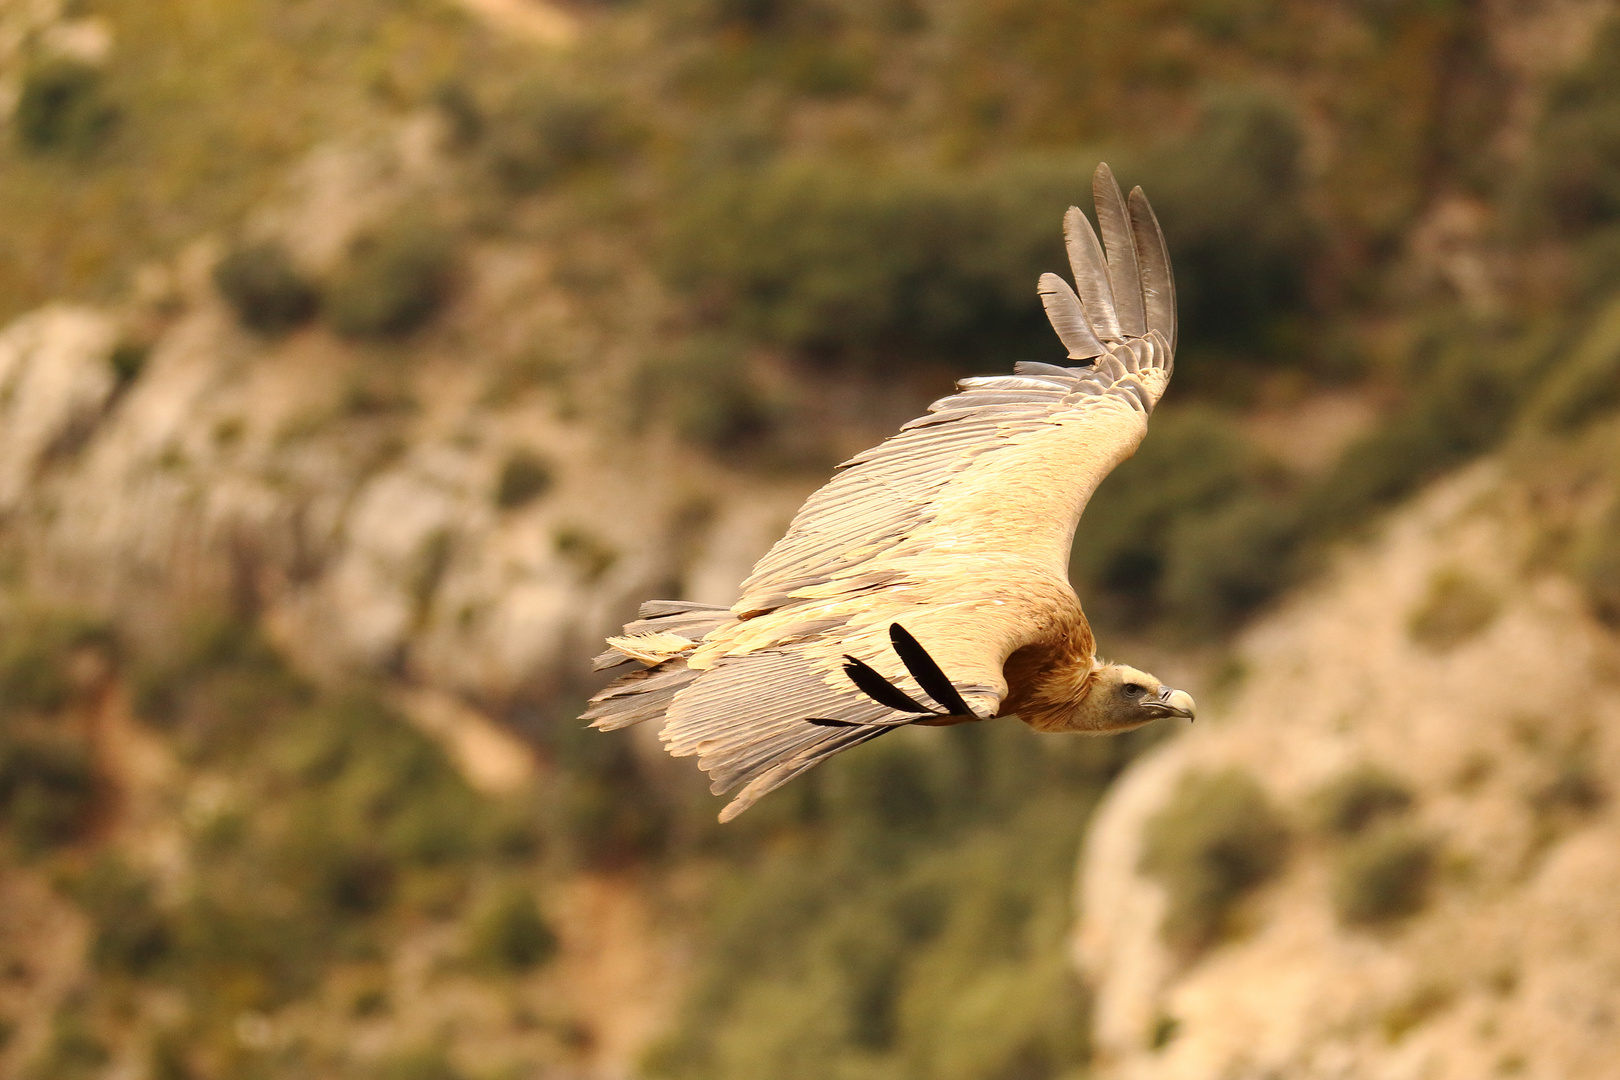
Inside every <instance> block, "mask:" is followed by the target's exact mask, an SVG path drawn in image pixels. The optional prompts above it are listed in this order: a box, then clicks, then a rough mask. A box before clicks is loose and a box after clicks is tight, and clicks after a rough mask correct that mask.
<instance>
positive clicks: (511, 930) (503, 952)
mask: <svg viewBox="0 0 1620 1080" xmlns="http://www.w3.org/2000/svg"><path fill="white" fill-rule="evenodd" d="M468 951H469V953H470V954H471V955H472V957H473V958H474V959H476V960H478V961H480V962H481V963H483V964H486V965H487V966H489V967H492V968H495V969H497V970H499V971H513V972H520V971H528V970H530V969H531V968H535V967H538V966H540V965H541V964H544V963H546V962H547V961H549V960H550V959H551V958H552V957H553V956H555V955H556V954H557V935H556V933H555V932H553V931H552V929H551V927H550V926H548V925H546V921H545V919H543V918H542V917H541V915H540V908H539V906H538V905H537V904H536V903H535V902H534V894H533V893H532V892H530V891H529V890H528V889H527V888H524V887H523V886H521V885H514V886H511V887H509V888H507V889H504V890H502V891H501V892H500V893H499V894H497V895H496V896H495V897H494V899H493V900H492V901H491V902H490V904H489V906H488V907H486V908H485V909H484V910H483V912H481V913H480V914H479V916H478V918H477V919H476V920H475V921H474V923H473V925H472V927H471V940H470V942H469V950H468Z"/></svg>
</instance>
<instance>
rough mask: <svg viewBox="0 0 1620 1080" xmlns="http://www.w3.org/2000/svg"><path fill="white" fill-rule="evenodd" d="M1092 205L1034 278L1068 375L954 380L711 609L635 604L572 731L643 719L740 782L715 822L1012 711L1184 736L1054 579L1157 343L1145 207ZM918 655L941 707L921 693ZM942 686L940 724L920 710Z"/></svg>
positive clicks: (1165, 330) (1027, 717) (1099, 201)
mask: <svg viewBox="0 0 1620 1080" xmlns="http://www.w3.org/2000/svg"><path fill="white" fill-rule="evenodd" d="M1092 189H1093V194H1094V196H1095V200H1096V206H1097V220H1098V224H1099V227H1100V229H1101V232H1102V237H1103V242H1102V243H1100V244H1099V242H1098V240H1097V236H1096V234H1095V233H1094V232H1093V231H1092V228H1091V225H1090V223H1089V222H1088V221H1087V220H1086V217H1085V215H1084V214H1082V213H1081V212H1080V211H1079V210H1078V209H1074V208H1071V209H1070V210H1069V212H1068V214H1067V215H1066V216H1065V218H1064V222H1063V225H1064V235H1065V239H1066V241H1067V246H1068V252H1069V259H1070V263H1071V267H1072V269H1073V272H1074V277H1075V282H1076V284H1077V285H1078V287H1079V289H1078V293H1077V292H1076V291H1075V290H1074V289H1073V288H1071V287H1070V286H1069V284H1068V283H1067V282H1065V281H1064V280H1063V279H1062V278H1059V277H1058V276H1057V275H1055V274H1045V275H1043V276H1042V278H1041V281H1040V295H1041V300H1042V303H1043V304H1044V305H1045V307H1046V311H1047V314H1048V316H1049V317H1050V319H1051V321H1052V324H1053V327H1054V329H1056V330H1057V332H1058V336H1059V337H1060V338H1061V339H1062V341H1063V344H1064V346H1065V347H1066V348H1067V350H1068V355H1069V358H1070V359H1071V360H1076V361H1081V362H1082V363H1083V364H1084V365H1085V366H1076V367H1057V366H1054V365H1049V364H1029V363H1021V364H1019V365H1017V367H1016V369H1015V371H1014V373H1013V374H1012V375H1006V376H994V377H986V378H975V379H965V380H963V381H962V382H961V383H960V384H958V391H959V392H958V393H956V394H954V395H952V396H950V397H946V398H942V399H941V400H939V401H936V402H935V403H934V404H933V405H931V406H930V407H929V410H928V413H927V414H926V415H924V416H921V417H919V418H917V419H916V420H913V421H911V423H909V424H907V425H906V426H905V427H904V428H902V429H901V430H900V432H899V434H897V435H895V436H894V437H892V438H890V439H888V440H887V441H885V442H883V443H882V444H880V445H878V446H876V447H873V448H872V449H870V450H867V451H866V452H864V453H862V454H858V455H856V456H855V457H854V458H852V459H850V460H849V461H847V462H845V463H844V464H843V465H842V466H841V467H840V471H839V472H838V474H837V475H836V476H834V477H833V479H832V480H831V481H830V482H828V484H827V485H826V486H825V487H823V488H821V490H819V491H817V492H816V493H815V494H814V495H812V496H811V497H810V498H809V499H808V500H807V501H806V502H805V504H804V506H803V507H802V508H801V509H800V510H799V513H798V514H797V516H795V518H794V519H793V523H792V524H791V525H790V526H789V528H788V531H787V535H786V536H784V537H783V538H782V539H781V540H779V541H778V542H777V543H776V545H775V546H774V547H773V548H771V550H770V551H769V552H768V553H767V554H766V555H765V557H764V558H762V559H761V560H760V561H759V563H758V564H757V565H756V566H755V567H754V570H753V573H752V574H750V575H749V577H748V579H747V580H746V581H745V582H743V585H742V595H741V597H740V598H739V599H738V600H737V602H736V603H735V604H733V605H732V606H731V607H730V608H729V609H725V608H711V607H705V606H703V605H696V604H690V603H685V602H681V601H654V602H652V603H649V604H646V605H643V607H642V611H641V618H640V619H638V620H637V621H635V622H632V623H630V624H629V625H627V626H626V627H625V628H624V635H623V636H621V637H615V638H610V639H608V644H609V646H610V648H609V650H608V651H607V652H606V653H603V654H602V655H601V656H600V657H598V658H597V666H598V667H599V668H606V667H612V666H616V665H618V664H622V663H627V662H629V661H631V660H634V661H637V662H639V664H640V665H641V667H639V668H638V670H636V671H633V672H631V673H629V674H627V675H623V676H621V677H620V678H619V679H618V680H616V681H615V682H614V683H613V684H612V685H611V686H609V687H608V688H607V689H605V690H603V691H602V692H601V693H599V694H597V695H596V696H595V697H594V698H592V699H591V703H590V708H589V709H588V711H587V712H586V714H585V719H588V720H590V721H592V723H593V726H595V727H598V728H602V729H604V730H613V729H617V728H621V727H626V726H628V725H630V724H635V723H640V722H642V721H644V720H650V719H654V718H657V717H662V718H663V720H664V724H663V728H662V731H661V732H660V737H661V738H662V740H663V742H664V745H665V747H666V748H667V749H668V750H669V752H670V753H671V754H674V755H676V756H686V755H694V754H695V755H697V758H698V764H699V765H700V766H701V767H702V768H703V769H704V770H705V771H706V772H707V773H708V774H709V776H710V778H711V781H712V784H711V789H712V790H713V791H714V792H715V793H716V794H720V793H722V792H725V791H728V790H731V789H732V788H733V787H736V786H737V785H739V784H741V785H743V787H742V790H741V792H739V793H738V795H737V797H736V798H735V799H734V800H733V801H732V802H731V803H730V804H729V805H728V806H727V807H726V808H725V810H724V811H723V812H722V813H721V815H720V816H721V820H729V819H730V818H732V817H735V816H736V815H737V814H738V813H741V812H742V811H743V810H744V809H746V808H747V807H748V806H750V805H752V804H753V803H754V802H755V801H757V800H758V799H759V798H760V796H762V795H764V794H765V793H766V792H768V791H771V790H772V789H774V788H776V787H779V786H781V785H782V784H784V783H786V782H787V781H788V780H791V779H792V778H793V777H795V776H797V775H799V774H800V773H802V772H804V771H805V770H807V769H809V768H811V767H813V766H815V765H816V764H818V763H820V762H821V761H824V760H826V758H828V757H830V756H831V755H833V754H835V753H837V752H838V751H840V750H843V749H845V748H847V747H849V746H853V745H856V744H857V743H861V742H865V741H867V740H868V739H871V738H875V737H877V736H878V735H881V734H883V733H885V732H887V731H892V730H894V729H895V728H896V727H898V726H902V725H905V724H910V723H925V724H945V723H961V722H966V721H971V720H981V719H989V718H991V717H996V716H1010V715H1015V714H1016V715H1018V716H1020V717H1022V718H1023V720H1024V721H1025V722H1026V723H1028V724H1030V725H1031V726H1032V727H1035V728H1037V729H1039V730H1042V731H1079V732H1089V733H1093V734H1097V733H1104V732H1110V731H1119V730H1124V729H1127V728H1130V727H1135V726H1137V725H1139V724H1141V723H1145V722H1147V721H1148V720H1151V719H1153V718H1154V717H1155V716H1160V715H1182V716H1191V714H1192V699H1191V698H1190V697H1188V696H1187V695H1186V694H1184V693H1182V692H1180V691H1171V690H1168V689H1165V688H1163V687H1162V686H1161V685H1160V684H1159V683H1158V680H1156V679H1154V678H1153V677H1152V676H1150V675H1146V674H1144V673H1142V672H1138V671H1135V670H1134V669H1131V668H1126V667H1123V666H1120V665H1106V664H1103V663H1101V662H1100V661H1098V660H1097V658H1096V655H1095V642H1094V640H1093V638H1092V634H1091V628H1090V626H1089V625H1088V624H1087V622H1086V617H1085V615H1084V613H1083V612H1082V611H1081V608H1080V602H1079V600H1078V599H1077V598H1076V597H1075V594H1074V590H1073V589H1072V588H1071V587H1070V585H1069V580H1068V559H1069V548H1070V545H1071V544H1072V542H1073V539H1074V529H1075V525H1076V523H1077V522H1078V521H1079V519H1080V514H1081V512H1082V511H1083V510H1084V509H1085V506H1086V502H1087V501H1088V500H1089V499H1090V498H1091V495H1092V493H1093V492H1094V491H1095V490H1096V489H1097V485H1098V484H1100V483H1101V482H1102V481H1103V479H1104V478H1105V477H1106V476H1107V475H1108V474H1109V473H1110V472H1111V471H1113V469H1114V467H1115V466H1116V465H1118V464H1119V463H1120V462H1121V461H1123V460H1125V459H1126V458H1127V457H1129V456H1130V455H1131V454H1132V453H1133V452H1134V451H1135V450H1136V447H1137V444H1139V443H1140V442H1141V441H1142V437H1143V435H1144V434H1146V432H1147V421H1148V416H1149V414H1150V413H1151V412H1152V411H1153V408H1154V406H1155V405H1156V404H1157V403H1158V401H1159V398H1160V397H1161V396H1162V395H1163V393H1164V390H1165V387H1166V385H1167V384H1168V383H1169V380H1170V372H1171V367H1172V358H1173V354H1174V349H1175V340H1176V318H1175V289H1174V284H1173V281H1172V278H1171V273H1170V261H1169V255H1168V253H1167V251H1166V249H1165V246H1164V238H1163V236H1162V234H1161V233H1160V231H1159V226H1158V222H1157V221H1156V220H1155V219H1154V217H1153V211H1152V209H1151V208H1150V207H1149V206H1148V202H1147V199H1146V198H1145V197H1144V196H1143V195H1142V192H1141V189H1140V188H1138V189H1136V190H1134V191H1132V192H1131V196H1130V200H1129V202H1128V203H1127V201H1126V200H1125V199H1124V198H1123V197H1122V196H1121V195H1120V191H1119V187H1118V185H1117V184H1116V183H1115V182H1114V178H1113V174H1112V173H1110V172H1109V170H1108V167H1107V166H1106V165H1103V166H1099V167H1098V169H1097V173H1096V176H1095V177H1094V178H1093V184H1092ZM897 625H898V626H899V627H901V628H902V629H901V630H900V631H899V632H898V635H896V632H895V631H893V630H891V627H894V626H897ZM908 634H909V635H910V637H912V638H914V639H915V641H916V643H917V644H919V645H920V646H921V649H922V650H923V651H925V652H926V654H927V655H926V656H925V657H922V658H920V659H919V658H918V657H917V656H916V652H915V650H914V649H911V650H908V649H907V640H908V639H907V635H908ZM846 657H850V658H853V659H855V660H858V661H860V662H861V665H864V666H867V667H869V668H871V669H873V670H875V672H876V673H877V675H880V676H882V680H886V681H887V682H888V683H889V684H891V686H892V688H894V689H897V690H898V691H900V692H903V693H904V694H906V695H908V696H909V697H910V698H912V699H913V700H915V701H917V702H919V703H924V704H926V703H929V702H930V701H932V702H936V703H937V704H938V708H936V709H934V710H932V711H931V712H930V713H928V714H922V713H919V712H916V711H907V710H906V708H905V707H904V705H903V702H901V703H899V704H900V705H901V707H900V708H897V707H896V705H897V701H896V700H895V699H894V697H893V694H892V693H891V692H888V691H886V690H885V688H883V687H881V686H877V687H876V688H875V692H876V695H877V696H874V689H873V688H872V680H871V679H870V678H869V679H868V682H867V687H866V688H863V686H861V685H858V684H857V679H858V678H860V677H861V676H860V673H859V672H855V673H851V672H850V671H848V670H847V669H848V667H849V666H850V665H849V661H847V660H846ZM908 657H909V658H908ZM929 658H931V659H932V662H933V664H934V665H937V668H938V670H939V671H942V672H943V673H944V679H945V680H948V682H949V684H950V685H949V686H944V685H942V684H941V681H940V680H931V679H929V676H928V668H929V665H928V659H929ZM861 665H856V666H857V667H858V666H861ZM919 675H920V676H921V681H923V682H931V683H932V684H933V688H934V690H936V691H939V692H938V693H932V694H931V693H928V692H925V691H924V689H923V686H922V685H921V682H920V681H919ZM874 678H875V677H874ZM952 687H954V689H955V692H957V693H959V694H960V701H958V702H956V706H957V707H950V704H949V703H947V702H943V701H940V700H939V698H940V697H941V696H942V695H944V696H952V694H951V688H952ZM879 698H882V699H883V700H878V699H879ZM960 706H965V709H964V708H962V707H960Z"/></svg>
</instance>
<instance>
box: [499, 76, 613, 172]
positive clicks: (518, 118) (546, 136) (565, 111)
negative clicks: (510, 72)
mask: <svg viewBox="0 0 1620 1080" xmlns="http://www.w3.org/2000/svg"><path fill="white" fill-rule="evenodd" d="M488 134H489V144H490V154H491V161H492V163H493V165H494V168H495V172H496V175H497V176H499V177H500V179H501V181H502V183H504V184H505V185H506V187H507V188H508V189H509V190H511V191H513V192H516V193H519V194H522V193H526V192H531V191H536V190H538V189H540V188H542V187H545V186H547V185H549V184H552V183H555V182H557V181H558V180H560V179H562V178H564V177H566V176H567V175H568V174H569V173H571V172H573V171H574V170H576V169H579V168H581V167H584V166H587V165H591V164H598V163H601V162H605V161H610V160H612V159H613V158H615V157H617V156H618V155H619V154H620V153H621V152H622V150H623V148H624V146H625V141H626V136H625V132H624V131H623V125H622V124H621V122H620V120H619V118H618V116H617V115H616V114H615V112H614V109H613V105H612V103H611V102H610V101H609V100H608V99H607V98H606V97H605V96H603V95H602V94H600V93H597V92H593V91H591V90H588V89H582V88H580V87H575V86H565V85H561V84H560V83H556V82H545V83H540V82H535V83H530V84H529V85H528V86H525V87H524V88H523V89H521V90H520V91H518V93H517V94H515V95H514V96H513V98H512V100H511V101H510V102H508V103H507V105H506V107H505V108H504V109H502V110H501V111H500V112H498V113H497V115H496V116H495V118H494V120H493V122H492V123H491V125H490V130H489V133H488Z"/></svg>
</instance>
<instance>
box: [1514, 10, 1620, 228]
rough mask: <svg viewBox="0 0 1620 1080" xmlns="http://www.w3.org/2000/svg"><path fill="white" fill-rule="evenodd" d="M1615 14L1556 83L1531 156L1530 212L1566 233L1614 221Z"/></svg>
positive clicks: (1617, 183) (1617, 197) (1619, 154)
mask: <svg viewBox="0 0 1620 1080" xmlns="http://www.w3.org/2000/svg"><path fill="white" fill-rule="evenodd" d="M1617 73H1620V19H1617V18H1610V19H1609V21H1608V23H1607V24H1606V25H1605V26H1604V27H1603V28H1602V29H1601V30H1600V31H1599V33H1598V34H1597V35H1596V37H1595V39H1594V41H1593V46H1592V51H1591V53H1590V54H1588V56H1587V58H1586V60H1585V62H1584V63H1583V64H1581V65H1580V66H1579V67H1578V68H1576V70H1574V71H1572V72H1570V73H1569V74H1568V75H1567V76H1565V78H1564V79H1563V80H1562V81H1561V82H1559V83H1558V84H1557V85H1555V86H1554V87H1553V89H1552V91H1551V92H1550V93H1549V94H1548V95H1547V99H1546V107H1545V111H1544V113H1543V115H1542V118H1541V121H1540V124H1539V127H1538V130H1537V132H1536V139H1535V146H1534V150H1533V153H1532V154H1531V155H1530V165H1529V169H1528V183H1527V184H1526V192H1525V195H1526V197H1527V198H1528V200H1529V201H1530V207H1531V210H1532V213H1533V215H1534V216H1535V217H1537V218H1539V219H1542V220H1548V221H1550V222H1551V223H1552V224H1553V225H1554V227H1556V228H1557V229H1558V230H1559V231H1560V232H1562V233H1563V234H1564V235H1566V236H1576V237H1578V236H1582V235H1584V234H1585V233H1587V232H1588V231H1589V230H1591V229H1593V228H1595V227H1598V226H1601V225H1604V224H1608V223H1613V222H1616V221H1620V74H1617Z"/></svg>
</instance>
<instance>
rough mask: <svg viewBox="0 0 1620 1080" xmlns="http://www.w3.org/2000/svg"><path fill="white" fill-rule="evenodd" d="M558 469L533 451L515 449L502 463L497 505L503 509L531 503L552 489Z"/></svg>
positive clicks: (496, 492)
mask: <svg viewBox="0 0 1620 1080" xmlns="http://www.w3.org/2000/svg"><path fill="white" fill-rule="evenodd" d="M555 483H556V470H555V469H554V468H553V467H552V464H551V462H550V461H548V460H546V459H545V458H543V457H541V456H540V455H538V454H536V453H535V452H534V451H532V450H514V451H512V453H511V454H509V455H507V458H506V461H504V462H503V463H502V464H501V474H500V476H499V477H497V478H496V481H495V505H496V506H498V507H500V508H501V509H502V510H516V509H518V508H520V507H523V506H527V505H529V504H530V503H531V502H533V501H534V500H536V499H538V498H540V497H541V496H542V495H544V494H546V492H548V491H550V490H551V487H552V485H553V484H555Z"/></svg>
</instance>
